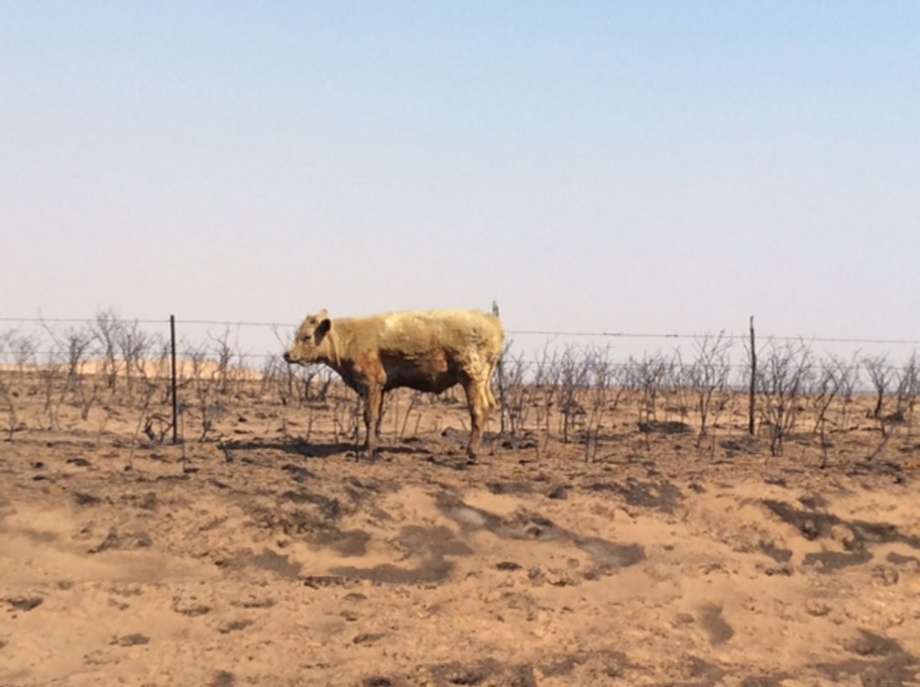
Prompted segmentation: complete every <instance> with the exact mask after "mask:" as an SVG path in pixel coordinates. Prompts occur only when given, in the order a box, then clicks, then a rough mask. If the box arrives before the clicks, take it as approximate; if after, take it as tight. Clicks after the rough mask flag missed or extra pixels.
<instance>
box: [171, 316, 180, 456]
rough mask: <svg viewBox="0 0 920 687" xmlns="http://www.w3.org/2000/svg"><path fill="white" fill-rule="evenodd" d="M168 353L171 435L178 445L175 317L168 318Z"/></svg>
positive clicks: (174, 442)
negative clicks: (170, 383)
mask: <svg viewBox="0 0 920 687" xmlns="http://www.w3.org/2000/svg"><path fill="white" fill-rule="evenodd" d="M169 351H170V356H171V357H172V435H173V444H178V443H179V399H178V397H177V395H176V316H175V315H170V316H169Z"/></svg>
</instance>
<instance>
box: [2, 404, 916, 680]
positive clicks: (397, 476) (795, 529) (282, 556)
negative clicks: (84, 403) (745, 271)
mask: <svg viewBox="0 0 920 687" xmlns="http://www.w3.org/2000/svg"><path fill="white" fill-rule="evenodd" d="M29 403H31V404H32V405H31V406H30V405H29ZM94 412H95V413H97V414H98V413H99V412H102V411H101V410H96V411H94ZM423 412H424V413H427V414H429V415H431V416H432V417H426V418H425V419H424V421H423V422H419V423H416V422H415V421H414V420H413V422H412V423H410V424H409V428H410V429H409V432H408V433H409V434H412V431H411V428H412V426H413V425H415V424H418V426H420V427H422V428H423V429H422V430H421V431H420V432H419V435H418V436H414V437H408V438H406V439H404V440H396V439H393V438H388V439H387V440H386V442H385V443H386V444H387V446H388V448H386V449H385V450H384V452H383V454H382V456H381V458H380V460H378V461H377V462H376V463H374V464H369V463H367V462H356V460H355V457H354V455H353V453H352V452H351V447H350V446H349V445H348V444H345V443H341V442H339V443H336V441H335V437H334V436H333V434H332V433H331V431H329V430H330V426H329V425H328V423H326V424H325V425H324V424H323V422H317V423H316V425H315V426H314V427H313V428H312V429H311V437H310V442H309V443H306V442H304V441H302V440H298V438H297V437H298V432H299V431H301V430H300V429H299V427H300V425H298V424H297V423H298V422H301V420H299V419H298V418H300V416H301V411H298V410H295V409H292V408H285V407H282V406H281V405H280V404H275V403H271V402H269V401H265V402H256V401H253V402H245V403H241V404H240V405H239V407H238V408H236V409H234V410H233V412H229V413H226V414H225V415H224V416H223V417H222V418H221V420H220V422H219V431H215V436H219V437H220V441H213V442H210V441H209V442H194V441H190V442H188V443H186V444H185V445H184V446H170V445H161V444H158V443H154V442H151V441H149V440H148V439H147V438H146V437H145V436H144V435H143V433H141V434H140V435H139V436H140V438H139V439H136V438H135V432H136V425H137V420H136V419H134V418H133V417H132V415H131V413H128V412H125V413H123V414H120V415H119V414H118V413H113V412H112V411H111V409H109V410H107V411H106V413H107V416H106V420H105V422H104V423H103V422H102V421H100V420H94V419H93V417H92V416H91V417H90V418H89V420H88V421H86V422H80V421H79V418H78V417H77V411H76V409H73V408H71V409H69V410H68V409H67V408H62V409H61V415H62V417H61V419H60V423H59V425H60V427H61V428H59V429H57V430H56V431H49V430H47V429H42V428H41V425H42V421H41V417H42V411H41V399H40V398H39V397H38V396H36V397H35V398H33V399H32V400H31V401H29V402H28V403H27V402H25V401H23V407H22V408H20V409H19V419H20V421H21V422H22V423H23V426H24V427H25V429H23V430H22V431H19V432H16V433H15V435H14V439H13V440H12V441H9V440H5V441H3V442H2V443H0V685H17V686H18V685H22V686H26V685H92V686H93V687H96V686H98V685H110V684H111V685H115V684H119V685H212V686H219V687H230V686H231V685H365V686H375V687H383V686H386V685H483V686H486V685H493V686H497V685H517V686H522V687H523V686H527V685H541V686H546V687H550V686H554V685H557V686H561V685H684V686H690V685H694V686H697V685H698V686H704V685H744V686H745V687H755V686H761V687H766V686H772V685H777V686H778V685H786V686H792V685H917V684H920V498H918V496H920V487H918V482H917V476H918V472H920V449H918V445H917V444H911V443H910V442H907V443H905V442H903V441H902V442H901V443H900V444H898V447H897V448H895V447H894V445H892V448H891V449H890V450H886V451H885V452H884V454H883V455H880V456H877V457H876V458H875V459H874V460H873V461H872V462H869V463H866V462H864V460H863V459H864V457H865V456H866V455H868V454H869V453H870V452H871V447H872V446H873V445H874V443H876V442H877V440H878V439H877V435H875V434H874V433H873V428H872V426H871V425H870V424H868V423H867V422H866V421H865V420H863V421H862V422H861V423H860V422H856V423H854V426H853V427H852V428H850V430H849V431H848V432H846V433H844V434H840V435H838V436H836V437H835V438H834V442H835V445H836V448H835V453H834V456H833V460H831V461H830V463H829V465H828V466H827V467H826V468H825V469H823V470H821V469H818V468H817V465H818V464H819V463H820V451H819V448H818V446H817V439H816V438H815V437H813V436H812V435H810V434H803V435H801V436H798V437H794V438H793V440H792V441H790V443H789V444H788V445H787V450H786V455H785V456H783V457H779V458H771V457H769V455H768V452H767V444H766V442H765V441H764V440H763V439H760V440H756V441H752V442H749V441H746V440H745V438H744V434H743V433H742V432H741V431H740V429H738V428H739V427H742V426H743V418H742V419H737V418H736V420H737V421H735V423H734V425H728V426H727V428H726V427H723V428H722V433H723V435H724V436H722V437H721V438H720V439H719V440H718V441H717V442H715V445H714V450H711V451H710V450H703V451H699V450H697V449H695V448H694V438H693V436H692V435H687V434H667V433H653V434H651V435H642V434H640V433H638V432H636V430H635V421H634V419H633V418H632V416H629V415H625V414H624V416H623V417H622V418H621V420H620V421H619V422H617V423H613V427H612V428H611V431H610V432H609V434H608V435H607V436H605V437H604V438H603V441H602V444H601V446H600V450H599V451H598V456H597V459H596V460H594V461H592V462H585V460H584V451H583V449H582V447H581V446H579V445H577V444H575V445H572V444H569V445H563V444H561V443H558V442H556V441H553V442H551V443H550V444H549V446H548V448H547V449H546V450H540V451H539V452H538V451H537V450H536V449H535V448H534V446H533V444H534V441H533V440H532V439H531V438H528V437H524V438H523V439H520V440H515V441H511V440H508V439H503V438H500V437H498V438H496V437H493V438H492V441H491V447H492V448H491V451H490V452H489V453H488V454H487V455H485V456H484V457H483V458H482V460H481V462H480V464H478V465H476V466H472V467H467V466H466V465H465V458H464V454H463V442H464V441H465V433H464V432H463V431H462V429H461V419H462V409H461V408H459V407H457V406H456V405H450V404H444V405H438V404H435V405H430V406H426V407H425V409H424V411H423ZM435 416H436V417H435ZM282 419H283V420H284V422H282ZM426 427H428V428H429V429H427V430H425V429H424V428H426ZM433 427H438V431H434V430H433V429H430V428H433ZM726 432H727V434H726Z"/></svg>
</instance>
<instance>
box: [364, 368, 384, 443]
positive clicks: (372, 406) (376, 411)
mask: <svg viewBox="0 0 920 687" xmlns="http://www.w3.org/2000/svg"><path fill="white" fill-rule="evenodd" d="M382 406H383V389H382V388H381V387H379V386H376V385H373V384H372V385H370V386H369V387H368V388H367V395H366V397H365V399H364V427H365V431H366V435H367V441H366V442H365V444H364V446H365V449H366V450H367V457H368V458H369V459H370V460H374V458H376V456H377V427H378V425H379V422H380V411H381V408H382Z"/></svg>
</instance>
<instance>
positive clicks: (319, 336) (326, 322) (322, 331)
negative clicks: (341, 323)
mask: <svg viewBox="0 0 920 687" xmlns="http://www.w3.org/2000/svg"><path fill="white" fill-rule="evenodd" d="M325 312H326V311H325V310H323V314H322V319H321V320H320V322H319V324H318V325H316V329H314V330H313V337H314V338H315V340H316V343H319V342H320V341H322V340H323V337H324V336H326V334H328V333H329V330H330V329H332V320H330V319H329V318H328V317H326V316H325Z"/></svg>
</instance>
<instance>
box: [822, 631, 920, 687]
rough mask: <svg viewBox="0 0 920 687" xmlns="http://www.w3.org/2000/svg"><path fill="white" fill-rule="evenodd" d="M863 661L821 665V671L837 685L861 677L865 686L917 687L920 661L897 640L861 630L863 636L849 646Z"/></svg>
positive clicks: (860, 634)
mask: <svg viewBox="0 0 920 687" xmlns="http://www.w3.org/2000/svg"><path fill="white" fill-rule="evenodd" d="M844 648H846V649H847V651H850V652H852V653H854V654H856V655H858V656H860V657H861V658H860V659H849V660H845V661H837V662H833V663H821V664H819V665H817V666H816V668H817V670H818V671H819V672H821V673H823V674H825V675H827V676H828V677H829V678H831V679H832V680H834V681H835V682H842V681H844V680H845V679H846V678H849V677H853V676H859V679H860V681H861V682H862V684H863V685H885V686H886V687H888V686H890V687H902V686H903V687H908V686H909V685H913V684H916V680H917V677H918V675H920V658H918V657H916V656H913V655H912V654H909V653H907V652H906V651H904V649H903V648H902V647H901V645H900V644H899V643H898V642H896V641H895V640H893V639H890V638H888V637H882V636H881V635H878V634H875V633H874V632H869V631H868V630H860V631H859V636H858V637H855V638H854V639H852V640H850V641H849V642H847V643H846V644H845V647H844Z"/></svg>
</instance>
